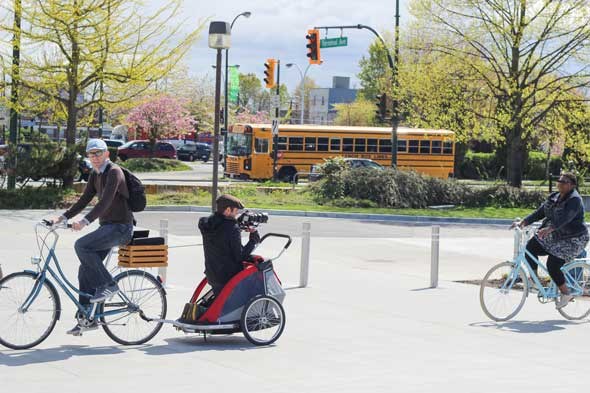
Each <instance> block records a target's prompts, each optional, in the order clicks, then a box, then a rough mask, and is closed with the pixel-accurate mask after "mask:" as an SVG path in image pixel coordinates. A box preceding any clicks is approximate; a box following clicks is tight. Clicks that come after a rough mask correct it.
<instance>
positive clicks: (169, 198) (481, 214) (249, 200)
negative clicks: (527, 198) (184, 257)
mask: <svg viewBox="0 0 590 393" xmlns="http://www.w3.org/2000/svg"><path fill="white" fill-rule="evenodd" d="M231 194H232V195H235V196H236V197H238V198H240V199H241V200H242V202H244V204H245V205H246V206H247V207H248V208H253V209H276V210H305V211H324V212H340V213H374V214H393V215H411V216H433V217H461V218H505V219H513V218H515V217H521V218H523V217H525V216H526V215H528V214H529V213H531V211H532V209H519V208H495V207H485V208H463V207H456V208H453V209H386V208H355V207H350V208H343V207H337V206H332V205H318V204H317V203H315V202H314V201H313V199H312V198H311V195H310V194H309V193H308V192H305V191H297V192H283V191H275V192H272V193H267V192H263V191H257V190H256V189H254V188H252V187H240V188H236V189H234V190H232V191H231ZM147 197H148V205H152V206H155V205H194V206H209V205H210V203H211V194H209V193H208V192H205V191H199V192H197V193H162V194H156V195H148V196H147Z"/></svg>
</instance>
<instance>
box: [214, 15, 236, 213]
mask: <svg viewBox="0 0 590 393" xmlns="http://www.w3.org/2000/svg"><path fill="white" fill-rule="evenodd" d="M230 46H231V26H230V24H229V23H227V22H211V23H210V24H209V48H212V49H216V50H217V59H216V62H215V63H216V67H215V114H214V119H215V125H214V133H213V182H212V185H211V211H212V212H213V213H214V212H215V205H216V203H215V202H216V200H217V183H218V176H219V109H220V106H221V105H220V102H219V101H220V95H221V51H222V50H223V49H226V50H227V49H229V47H230Z"/></svg>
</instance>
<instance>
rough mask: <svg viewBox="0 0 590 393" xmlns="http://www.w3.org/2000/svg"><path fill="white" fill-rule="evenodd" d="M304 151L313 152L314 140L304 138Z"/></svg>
mask: <svg viewBox="0 0 590 393" xmlns="http://www.w3.org/2000/svg"><path fill="white" fill-rule="evenodd" d="M305 151H315V138H305Z"/></svg>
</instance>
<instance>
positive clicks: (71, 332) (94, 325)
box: [66, 322, 98, 337]
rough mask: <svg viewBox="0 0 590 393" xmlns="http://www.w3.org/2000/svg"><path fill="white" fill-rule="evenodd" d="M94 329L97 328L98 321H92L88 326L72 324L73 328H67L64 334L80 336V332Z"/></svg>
mask: <svg viewBox="0 0 590 393" xmlns="http://www.w3.org/2000/svg"><path fill="white" fill-rule="evenodd" d="M96 329H98V323H96V322H94V323H92V324H90V325H88V326H80V324H76V326H74V327H73V328H71V329H70V330H68V331H67V332H66V334H69V335H71V336H77V337H80V336H82V333H84V332H88V331H90V330H96Z"/></svg>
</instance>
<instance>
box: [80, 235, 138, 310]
mask: <svg viewBox="0 0 590 393" xmlns="http://www.w3.org/2000/svg"><path fill="white" fill-rule="evenodd" d="M132 234H133V225H131V224H104V225H101V226H100V227H99V228H98V229H97V230H96V231H94V232H90V233H89V234H87V235H85V236H83V237H81V238H80V239H78V240H77V241H76V243H75V244H74V249H75V250H76V254H77V255H78V259H80V269H79V270H78V282H79V284H80V291H82V292H85V293H87V294H90V295H94V293H95V292H96V289H97V288H100V287H103V286H107V285H112V284H114V282H113V277H112V276H111V274H110V273H109V271H108V270H107V269H106V268H105V267H104V264H103V260H104V259H105V257H106V256H107V255H108V253H109V251H110V250H111V248H113V247H115V246H118V245H121V244H127V243H129V241H130V240H131V236H132ZM89 300H90V299H89V298H88V297H86V296H80V303H81V304H89V303H90V302H89Z"/></svg>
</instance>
